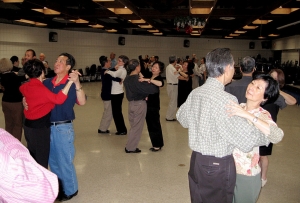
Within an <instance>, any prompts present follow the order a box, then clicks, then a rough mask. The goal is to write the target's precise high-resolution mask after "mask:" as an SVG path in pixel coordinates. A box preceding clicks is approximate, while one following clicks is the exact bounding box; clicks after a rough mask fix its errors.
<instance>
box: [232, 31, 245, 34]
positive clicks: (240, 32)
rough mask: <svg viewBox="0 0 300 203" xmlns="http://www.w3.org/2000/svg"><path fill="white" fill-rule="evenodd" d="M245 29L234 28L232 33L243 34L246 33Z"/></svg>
mask: <svg viewBox="0 0 300 203" xmlns="http://www.w3.org/2000/svg"><path fill="white" fill-rule="evenodd" d="M246 32H247V31H239V30H236V31H235V32H234V33H238V34H244V33H246Z"/></svg>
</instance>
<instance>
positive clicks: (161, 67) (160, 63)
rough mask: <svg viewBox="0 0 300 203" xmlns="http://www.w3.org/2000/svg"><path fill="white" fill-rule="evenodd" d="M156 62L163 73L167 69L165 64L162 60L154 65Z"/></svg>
mask: <svg viewBox="0 0 300 203" xmlns="http://www.w3.org/2000/svg"><path fill="white" fill-rule="evenodd" d="M155 64H157V65H158V68H159V70H160V73H162V72H163V71H164V70H165V64H164V63H163V62H161V61H155V62H154V63H153V65H152V66H154V65H155Z"/></svg>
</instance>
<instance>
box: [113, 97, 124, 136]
mask: <svg viewBox="0 0 300 203" xmlns="http://www.w3.org/2000/svg"><path fill="white" fill-rule="evenodd" d="M123 98H124V93H121V94H112V95H111V109H112V114H113V118H114V122H115V125H116V129H117V131H118V132H120V133H122V132H126V133H127V128H126V126H125V122H124V118H123V113H122V102H123Z"/></svg>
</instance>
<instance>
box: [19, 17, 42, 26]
mask: <svg viewBox="0 0 300 203" xmlns="http://www.w3.org/2000/svg"><path fill="white" fill-rule="evenodd" d="M15 21H18V22H21V23H27V24H30V25H36V26H47V24H45V23H40V22H34V21H32V20H25V19H20V20H15Z"/></svg>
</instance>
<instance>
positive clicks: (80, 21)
mask: <svg viewBox="0 0 300 203" xmlns="http://www.w3.org/2000/svg"><path fill="white" fill-rule="evenodd" d="M70 21H72V22H75V23H89V21H87V20H83V19H80V18H78V19H77V20H70Z"/></svg>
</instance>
